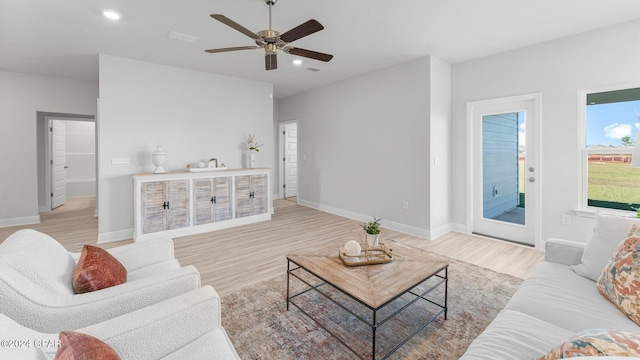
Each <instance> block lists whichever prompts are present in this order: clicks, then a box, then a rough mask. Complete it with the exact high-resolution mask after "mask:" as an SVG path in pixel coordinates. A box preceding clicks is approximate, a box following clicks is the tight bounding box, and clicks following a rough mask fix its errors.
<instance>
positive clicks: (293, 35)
mask: <svg viewBox="0 0 640 360" xmlns="http://www.w3.org/2000/svg"><path fill="white" fill-rule="evenodd" d="M322 29H324V26H322V24H320V23H319V22H317V21H316V20H314V19H311V20H309V21H307V22H305V23H302V24H300V25H298V26H296V27H294V28H293V29H291V30H289V31H287V32H286V33H284V34H282V35H280V39H281V40H282V41H284V42H287V43H290V42H293V41H296V40H298V39H300V38H303V37H305V36H308V35H311V34H313V33H315V32H318V31H320V30H322Z"/></svg>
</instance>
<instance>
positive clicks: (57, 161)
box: [50, 120, 67, 209]
mask: <svg viewBox="0 0 640 360" xmlns="http://www.w3.org/2000/svg"><path fill="white" fill-rule="evenodd" d="M50 124H51V126H50V129H51V131H50V133H51V161H52V162H51V164H52V165H51V209H55V208H57V207H58V206H61V205H64V203H65V202H66V201H67V174H66V169H67V165H66V136H65V135H66V134H65V132H66V129H65V124H64V122H62V121H60V120H51V122H50Z"/></svg>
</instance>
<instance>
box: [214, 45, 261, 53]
mask: <svg viewBox="0 0 640 360" xmlns="http://www.w3.org/2000/svg"><path fill="white" fill-rule="evenodd" d="M254 49H260V46H236V47H228V48H220V49H209V50H205V52H208V53H209V54H215V53H220V52H227V51H237V50H254Z"/></svg>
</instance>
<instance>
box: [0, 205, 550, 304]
mask: <svg viewBox="0 0 640 360" xmlns="http://www.w3.org/2000/svg"><path fill="white" fill-rule="evenodd" d="M274 208H275V214H274V215H273V218H272V220H270V221H267V222H261V223H256V224H251V225H245V226H240V227H236V228H231V229H225V230H219V231H215V232H210V233H205V234H199V235H192V236H187V237H182V238H176V239H174V241H175V253H176V257H177V258H178V259H179V260H180V263H181V264H182V265H183V266H185V265H194V266H196V268H197V269H198V270H199V271H200V274H201V279H202V284H203V285H206V284H208V285H212V286H213V287H214V288H215V289H216V291H217V292H218V293H219V294H220V295H222V296H224V295H226V294H229V293H232V292H234V291H236V290H238V289H240V288H243V287H245V286H248V285H251V284H253V283H256V282H260V281H264V280H267V279H270V278H273V277H275V276H278V275H282V274H284V273H285V271H286V266H287V265H286V255H287V254H289V253H309V252H323V253H327V254H335V253H336V252H337V249H338V247H339V246H340V245H341V244H343V243H345V242H346V241H347V240H350V239H358V238H359V237H360V236H362V228H361V227H360V223H359V222H357V221H354V220H350V219H346V218H343V217H340V216H336V215H332V214H328V213H325V212H321V211H318V210H314V209H311V208H308V207H304V206H300V205H297V204H296V203H294V202H291V201H286V200H275V201H274ZM94 209H95V198H74V199H69V200H68V201H67V203H66V204H65V205H63V206H61V207H60V208H58V209H56V210H54V211H52V212H50V213H46V214H44V213H43V214H41V223H40V224H34V225H28V226H20V227H7V228H0V241H4V239H6V238H7V237H8V236H9V235H11V234H12V233H14V232H15V231H16V230H18V229H21V228H32V229H36V230H38V231H42V232H44V233H47V234H49V235H50V236H52V237H53V238H55V239H57V240H58V241H60V243H62V244H63V245H64V246H65V247H66V248H67V249H68V250H69V251H74V252H79V251H80V250H81V249H82V245H84V244H95V243H96V241H97V237H98V222H97V218H95V217H94V216H93V214H94ZM383 225H384V220H383ZM381 239H382V241H386V240H393V241H398V242H402V243H405V244H407V245H411V246H414V247H418V248H421V249H425V250H429V251H432V252H435V253H438V254H441V255H444V256H447V257H450V258H454V259H457V260H462V261H465V262H469V263H473V264H476V265H478V266H482V267H485V268H489V269H492V270H494V271H497V272H502V273H506V274H511V275H514V276H517V277H520V278H526V277H527V276H528V274H530V272H531V271H532V269H533V267H534V266H535V265H536V264H537V263H538V262H540V261H541V260H542V259H543V253H542V252H541V251H539V250H535V249H533V248H531V247H528V246H523V245H518V244H513V243H509V242H505V241H501V240H496V239H491V238H486V237H481V236H475V235H466V234H460V233H455V232H451V233H449V234H446V235H444V236H442V237H440V238H438V239H436V240H433V241H428V240H423V239H420V238H417V237H414V236H411V235H407V234H403V233H399V232H396V231H392V230H388V229H384V228H383V229H382V236H381ZM130 242H131V240H123V241H118V242H114V243H109V244H104V245H102V246H103V247H105V248H110V247H114V246H118V245H122V244H126V243H130Z"/></svg>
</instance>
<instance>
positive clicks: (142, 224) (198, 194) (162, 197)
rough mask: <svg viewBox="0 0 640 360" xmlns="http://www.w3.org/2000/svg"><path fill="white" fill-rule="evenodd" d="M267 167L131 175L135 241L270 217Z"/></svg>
mask: <svg viewBox="0 0 640 360" xmlns="http://www.w3.org/2000/svg"><path fill="white" fill-rule="evenodd" d="M270 172H271V169H267V168H257V169H233V170H224V171H209V172H207V171H203V172H174V173H166V174H136V175H133V191H134V204H133V206H134V209H133V210H134V211H133V213H134V225H133V226H134V229H133V239H134V240H135V241H139V240H144V239H147V238H153V237H157V236H158V235H162V236H168V237H172V238H173V237H180V236H187V235H192V234H200V233H204V232H208V231H214V230H220V229H225V228H229V227H233V226H239V225H245V224H250V223H254V222H258V221H266V220H270V219H271V213H272V212H273V209H272V202H271V192H270V191H269V190H270V189H271V186H270V177H269V174H270Z"/></svg>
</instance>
